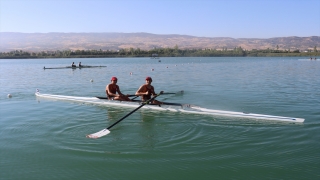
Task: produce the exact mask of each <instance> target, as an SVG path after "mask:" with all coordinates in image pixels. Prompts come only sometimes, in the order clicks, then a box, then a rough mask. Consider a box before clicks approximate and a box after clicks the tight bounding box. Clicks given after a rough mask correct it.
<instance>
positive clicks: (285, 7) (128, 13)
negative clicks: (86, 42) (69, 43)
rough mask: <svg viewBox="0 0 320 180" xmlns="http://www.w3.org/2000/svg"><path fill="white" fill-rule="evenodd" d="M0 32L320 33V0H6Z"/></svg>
mask: <svg viewBox="0 0 320 180" xmlns="http://www.w3.org/2000/svg"><path fill="white" fill-rule="evenodd" d="M0 32H25V33H35V32H40V33H47V32H123V33H134V32H147V33H153V34H181V35H193V36H204V37H232V38H272V37H288V36H300V37H307V36H320V0H0Z"/></svg>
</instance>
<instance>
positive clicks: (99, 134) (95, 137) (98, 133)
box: [86, 128, 110, 139]
mask: <svg viewBox="0 0 320 180" xmlns="http://www.w3.org/2000/svg"><path fill="white" fill-rule="evenodd" d="M109 133H110V131H109V129H107V128H105V129H103V130H101V131H99V132H96V133H93V134H88V135H87V136H86V137H87V138H91V139H97V138H101V137H102V136H106V135H107V134H109Z"/></svg>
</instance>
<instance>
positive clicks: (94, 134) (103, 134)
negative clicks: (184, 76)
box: [86, 93, 161, 139]
mask: <svg viewBox="0 0 320 180" xmlns="http://www.w3.org/2000/svg"><path fill="white" fill-rule="evenodd" d="M160 94H161V93H159V94H158V95H156V96H154V97H153V98H151V99H149V100H147V101H145V102H143V103H142V104H141V105H140V106H139V107H137V108H136V109H135V110H133V111H131V112H130V113H128V114H127V115H125V116H123V117H122V118H121V119H119V120H118V121H117V122H115V123H113V124H112V125H111V126H109V127H107V128H105V129H103V130H101V131H99V132H96V133H93V134H88V135H87V136H86V137H87V138H93V139H96V138H100V137H102V136H105V135H107V134H109V133H110V129H111V128H112V127H113V126H115V125H116V124H118V123H119V122H121V121H122V120H124V119H125V118H126V117H128V116H130V115H131V114H132V113H134V112H136V111H137V110H138V109H140V108H142V107H143V106H144V105H146V104H148V103H149V102H151V101H153V100H154V99H155V98H156V97H158V96H160Z"/></svg>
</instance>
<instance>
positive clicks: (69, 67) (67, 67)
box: [43, 66, 107, 69]
mask: <svg viewBox="0 0 320 180" xmlns="http://www.w3.org/2000/svg"><path fill="white" fill-rule="evenodd" d="M99 67H107V66H81V67H78V66H77V67H71V66H66V67H53V68H46V67H43V69H82V68H99Z"/></svg>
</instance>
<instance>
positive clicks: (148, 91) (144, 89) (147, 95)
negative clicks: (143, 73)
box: [136, 76, 163, 104]
mask: <svg viewBox="0 0 320 180" xmlns="http://www.w3.org/2000/svg"><path fill="white" fill-rule="evenodd" d="M151 82H152V78H151V77H149V76H148V77H146V83H145V84H143V85H142V86H140V88H139V89H138V90H137V92H136V95H137V96H141V100H142V101H147V100H149V99H151V95H153V96H156V95H157V94H156V93H155V92H154V87H153V86H152V85H151ZM162 93H163V91H161V92H160V94H162ZM151 103H152V104H163V103H162V102H160V101H157V100H153V101H152V102H151Z"/></svg>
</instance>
